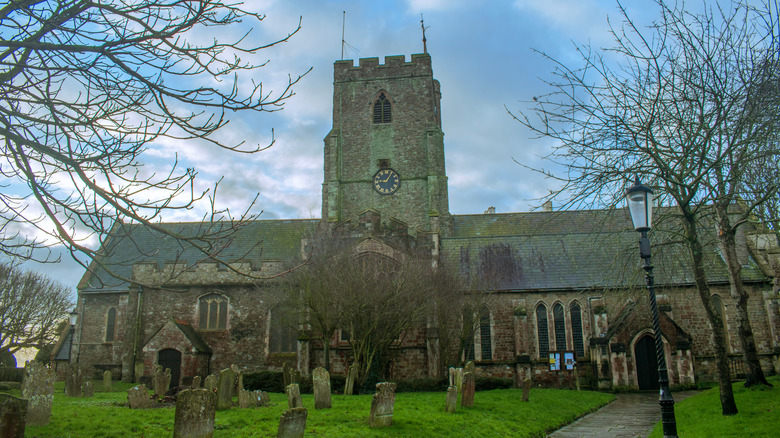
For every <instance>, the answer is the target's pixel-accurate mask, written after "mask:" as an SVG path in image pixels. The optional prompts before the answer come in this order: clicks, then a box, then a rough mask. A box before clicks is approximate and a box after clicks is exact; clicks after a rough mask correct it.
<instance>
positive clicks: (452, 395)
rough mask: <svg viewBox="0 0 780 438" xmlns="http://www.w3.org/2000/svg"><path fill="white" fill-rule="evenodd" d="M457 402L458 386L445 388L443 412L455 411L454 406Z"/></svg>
mask: <svg viewBox="0 0 780 438" xmlns="http://www.w3.org/2000/svg"><path fill="white" fill-rule="evenodd" d="M457 404H458V388H457V387H455V386H450V387H449V388H447V399H446V400H445V401H444V412H448V413H453V412H455V406H456V405H457Z"/></svg>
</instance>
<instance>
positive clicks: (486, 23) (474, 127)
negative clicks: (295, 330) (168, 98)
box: [26, 0, 701, 289]
mask: <svg viewBox="0 0 780 438" xmlns="http://www.w3.org/2000/svg"><path fill="white" fill-rule="evenodd" d="M648 3H649V2H647V1H646V0H625V1H624V2H623V5H624V7H626V9H627V10H628V12H629V14H630V16H632V17H635V18H636V22H637V23H639V24H640V25H646V24H649V21H648V20H649V18H648V17H652V15H653V11H654V10H655V8H653V7H651V5H649V4H648ZM695 4H696V5H697V6H701V3H700V2H697V3H695ZM246 6H247V8H249V9H256V10H259V11H262V12H264V13H265V14H266V19H265V21H263V22H262V24H261V25H260V26H259V27H256V28H255V29H253V32H252V33H251V36H250V38H253V39H256V40H257V42H258V44H262V43H267V42H269V41H271V40H272V39H274V38H278V37H283V36H285V35H286V34H287V33H289V32H290V31H291V30H293V29H294V28H295V26H296V25H297V23H298V20H299V18H300V17H302V29H301V31H300V32H299V33H298V34H297V35H295V36H294V37H293V38H292V39H291V40H290V41H289V42H287V43H285V44H283V45H281V46H278V47H274V48H271V49H267V50H264V51H262V52H260V53H259V54H258V57H257V58H256V59H257V60H259V61H263V60H268V61H269V62H268V65H267V66H266V67H264V68H262V69H260V70H258V71H256V73H255V74H254V77H253V79H254V80H255V81H262V82H263V83H264V86H265V87H267V88H266V89H267V90H274V89H276V90H278V89H279V87H281V84H282V83H283V82H284V81H285V80H286V78H287V75H288V74H289V75H293V76H297V75H298V74H301V73H304V72H306V71H307V70H308V69H309V68H312V71H311V72H310V73H309V74H308V75H307V76H306V77H304V78H303V79H302V81H301V82H300V83H299V84H298V86H297V87H296V89H295V92H296V94H295V96H293V97H292V98H291V99H290V100H289V101H288V102H287V104H286V105H285V108H284V110H283V111H280V112H276V113H254V114H248V113H247V114H236V116H235V117H234V119H233V120H232V121H231V124H230V125H229V127H228V128H227V129H226V130H225V132H224V133H223V134H224V135H225V138H226V139H233V140H237V141H240V140H246V141H247V142H249V143H258V144H265V143H267V142H268V140H269V138H270V134H271V130H272V129H273V130H274V134H275V138H276V144H275V145H274V146H273V147H272V148H271V149H269V150H267V151H264V152H259V153H257V154H254V155H250V156H247V155H240V154H230V153H227V152H225V151H224V150H220V149H216V148H213V147H210V146H208V145H206V144H204V143H199V142H186V143H182V142H174V141H166V142H162V143H161V144H158V145H155V146H154V147H152V148H150V150H149V151H148V153H147V156H146V161H147V163H148V166H149V167H150V168H151V169H159V170H160V172H163V171H164V170H165V166H166V165H169V164H170V162H171V160H172V157H173V154H174V153H177V154H178V156H179V159H180V165H183V166H184V167H194V168H195V169H196V170H197V171H198V172H199V181H200V182H199V184H200V187H201V188H206V187H209V186H211V185H213V183H214V182H215V181H217V180H218V179H219V178H221V177H224V179H223V181H222V183H221V185H220V194H219V198H218V202H219V204H220V205H221V206H223V207H229V208H230V209H231V210H232V211H234V212H238V211H241V210H244V209H245V208H246V206H247V205H248V202H249V201H250V200H251V199H252V198H253V197H254V195H255V194H256V193H259V198H258V202H257V204H256V205H255V208H254V209H253V212H254V213H260V211H261V210H262V215H261V216H260V217H261V218H264V219H279V218H312V217H317V218H318V217H320V206H321V183H322V176H323V175H322V172H323V171H322V162H323V152H322V148H323V142H322V140H323V138H324V137H325V136H326V135H327V134H328V132H329V130H330V129H331V114H332V91H333V88H332V80H333V62H334V61H336V60H338V59H340V58H341V49H342V44H341V35H342V18H343V15H342V14H343V11H346V26H345V28H344V31H345V40H346V41H347V43H348V44H349V46H348V47H347V49H346V51H345V56H344V58H345V59H358V58H365V57H380V60H381V59H382V58H383V57H384V56H388V55H405V56H406V57H407V59H408V58H409V57H410V55H411V54H413V53H420V52H422V35H421V30H420V14H421V13H422V14H424V17H425V25H426V27H428V29H427V31H426V36H427V40H428V53H429V54H430V55H431V57H432V61H433V70H434V77H435V78H437V79H438V80H439V81H440V82H441V89H442V125H443V126H442V129H443V131H444V133H445V137H444V143H445V152H446V157H447V161H446V166H447V174H448V177H449V198H450V211H451V212H452V213H454V214H469V213H482V212H483V211H485V210H486V209H487V208H488V207H491V206H493V207H495V208H496V211H497V212H498V213H505V212H514V211H528V210H531V209H533V208H535V207H537V206H538V205H539V201H538V198H539V197H540V196H543V195H545V194H546V193H547V192H548V190H549V189H550V188H551V187H550V184H551V182H549V181H547V180H545V179H544V178H542V177H541V176H539V175H538V174H535V173H533V172H530V171H528V170H526V169H525V168H523V167H521V166H519V165H518V164H516V163H515V162H514V160H516V161H518V162H521V163H523V164H525V165H528V166H531V167H542V166H544V167H547V166H548V165H547V164H546V163H544V162H543V161H542V160H541V158H540V157H541V156H544V155H545V154H546V153H547V151H548V147H549V146H550V144H549V142H548V140H545V139H531V138H529V133H528V132H527V131H525V130H524V129H523V128H522V127H521V126H520V124H519V123H517V122H515V121H514V120H513V119H512V118H511V117H510V116H509V114H507V111H506V109H505V107H507V108H509V109H511V110H513V111H515V110H520V109H522V108H523V104H522V101H527V100H530V99H531V98H532V97H533V96H538V95H541V94H543V93H544V92H545V87H544V84H543V82H542V81H541V78H544V77H549V73H550V71H551V70H552V65H551V63H549V62H546V61H545V60H544V59H543V58H542V57H541V56H540V55H538V54H536V53H534V52H533V49H536V50H539V51H542V52H545V53H547V54H548V55H550V56H551V57H553V58H556V59H559V60H562V61H565V62H575V61H576V60H577V56H576V52H575V51H574V48H573V44H572V42H576V43H579V44H586V43H590V44H591V45H593V46H594V47H596V48H599V47H605V46H609V45H610V42H611V38H610V35H609V33H608V22H607V19H608V17H609V18H611V19H612V20H613V24H614V25H618V26H619V25H620V23H621V20H622V17H621V16H620V14H619V11H618V7H617V3H616V2H614V1H609V0H546V1H541V2H540V1H538V0H515V1H490V2H488V1H466V0H406V1H370V2H369V1H358V0H350V1H336V0H332V1H323V0H262V1H253V0H247V1H246ZM243 30H244V29H240V28H235V29H225V30H220V31H219V32H220V34H219V35H218V36H220V37H222V36H230V35H238V34H240V33H241V32H242V31H243ZM199 37H204V38H211V37H212V35H202V36H199ZM247 79H248V78H244V80H247ZM206 211H208V210H207V205H206V204H205V203H204V204H203V205H202V206H201V208H200V209H195V210H193V211H180V212H176V213H175V214H170V215H168V216H166V217H165V219H166V220H173V221H192V220H199V219H200V218H202V217H203V215H204V214H205V212H206ZM26 267H27V268H29V269H36V270H40V271H42V272H45V273H47V274H48V275H50V276H52V277H54V278H57V279H58V280H60V281H62V282H63V283H65V284H66V285H69V286H72V287H74V289H75V286H76V284H77V282H78V279H79V278H80V277H81V275H82V274H83V269H82V268H81V267H80V266H78V265H76V264H75V263H74V262H73V261H72V260H69V259H68V256H65V257H64V261H63V262H62V263H60V264H56V265H47V266H41V265H33V264H28V265H27V266H26Z"/></svg>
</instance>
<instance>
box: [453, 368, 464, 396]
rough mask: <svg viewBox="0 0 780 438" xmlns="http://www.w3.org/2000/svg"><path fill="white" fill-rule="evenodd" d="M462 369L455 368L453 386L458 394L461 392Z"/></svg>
mask: <svg viewBox="0 0 780 438" xmlns="http://www.w3.org/2000/svg"><path fill="white" fill-rule="evenodd" d="M463 372H464V370H463V368H455V386H456V387H457V388H458V392H463Z"/></svg>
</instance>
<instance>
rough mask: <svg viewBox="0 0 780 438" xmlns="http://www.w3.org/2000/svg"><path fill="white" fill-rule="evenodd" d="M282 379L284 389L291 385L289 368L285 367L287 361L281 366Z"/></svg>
mask: <svg viewBox="0 0 780 438" xmlns="http://www.w3.org/2000/svg"><path fill="white" fill-rule="evenodd" d="M282 378H283V379H284V387H285V388H287V386H289V385H290V383H292V382H291V381H290V366H289V365H287V361H285V362H284V363H283V364H282Z"/></svg>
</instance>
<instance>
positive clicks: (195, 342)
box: [173, 319, 211, 353]
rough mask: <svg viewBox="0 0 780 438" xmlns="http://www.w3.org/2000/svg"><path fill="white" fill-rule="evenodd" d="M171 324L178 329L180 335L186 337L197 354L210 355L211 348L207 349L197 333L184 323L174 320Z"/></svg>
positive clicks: (206, 345)
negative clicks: (182, 334)
mask: <svg viewBox="0 0 780 438" xmlns="http://www.w3.org/2000/svg"><path fill="white" fill-rule="evenodd" d="M173 323H174V324H176V327H178V328H179V330H181V332H182V333H184V336H185V337H187V340H189V341H190V343H192V346H193V347H195V350H196V351H197V352H198V353H211V347H209V345H208V344H207V343H206V341H205V340H204V339H203V337H202V336H201V335H200V333H198V332H197V331H196V330H195V329H194V328H193V327H192V326H191V325H189V324H188V323H187V322H186V321H181V320H178V319H174V320H173Z"/></svg>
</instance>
